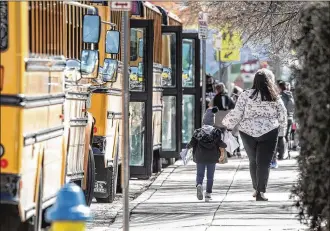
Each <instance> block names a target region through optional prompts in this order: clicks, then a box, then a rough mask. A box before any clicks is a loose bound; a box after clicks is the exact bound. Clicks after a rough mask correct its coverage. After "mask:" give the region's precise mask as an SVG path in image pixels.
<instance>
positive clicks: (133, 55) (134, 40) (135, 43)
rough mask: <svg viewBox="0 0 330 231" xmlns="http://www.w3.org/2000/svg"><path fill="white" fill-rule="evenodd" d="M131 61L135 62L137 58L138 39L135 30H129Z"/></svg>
mask: <svg viewBox="0 0 330 231" xmlns="http://www.w3.org/2000/svg"><path fill="white" fill-rule="evenodd" d="M130 48H131V49H130V51H131V61H136V60H137V58H138V57H137V56H138V54H137V53H138V39H137V31H136V29H131V47H130Z"/></svg>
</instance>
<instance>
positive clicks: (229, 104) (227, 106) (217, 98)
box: [213, 93, 235, 111]
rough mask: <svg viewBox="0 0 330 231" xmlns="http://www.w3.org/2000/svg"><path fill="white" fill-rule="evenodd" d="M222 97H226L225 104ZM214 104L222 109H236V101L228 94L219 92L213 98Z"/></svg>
mask: <svg viewBox="0 0 330 231" xmlns="http://www.w3.org/2000/svg"><path fill="white" fill-rule="evenodd" d="M222 98H224V103H225V104H224V105H223V101H222ZM213 106H215V107H218V109H219V110H220V111H227V110H231V109H234V107H235V103H234V101H233V100H232V99H231V98H230V97H229V96H228V95H227V94H224V93H219V94H217V95H216V96H214V98H213Z"/></svg>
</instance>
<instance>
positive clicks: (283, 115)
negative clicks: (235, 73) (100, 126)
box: [222, 69, 287, 201]
mask: <svg viewBox="0 0 330 231" xmlns="http://www.w3.org/2000/svg"><path fill="white" fill-rule="evenodd" d="M222 123H223V124H224V125H225V126H226V127H227V129H229V130H232V129H233V128H235V126H236V125H239V131H240V135H241V138H242V141H243V145H244V147H245V150H246V153H247V155H248V157H249V161H250V174H251V178H252V184H253V188H254V190H255V193H254V194H253V196H255V197H256V200H257V201H267V200H268V199H267V198H266V197H265V195H264V193H265V192H266V187H267V183H268V177H269V169H270V164H271V161H272V158H273V156H274V154H275V151H276V144H277V136H278V133H279V130H281V129H286V126H287V125H286V124H287V112H286V108H285V106H284V104H283V101H282V100H281V98H280V96H279V93H278V91H277V88H276V85H275V77H274V74H273V73H272V72H271V71H270V70H267V69H260V70H258V71H257V73H256V74H255V77H254V82H253V86H252V89H250V90H246V91H244V92H243V93H241V95H240V96H239V98H238V100H237V103H236V106H235V109H234V110H232V111H231V112H230V113H229V114H228V115H226V117H225V118H224V119H223V121H222Z"/></svg>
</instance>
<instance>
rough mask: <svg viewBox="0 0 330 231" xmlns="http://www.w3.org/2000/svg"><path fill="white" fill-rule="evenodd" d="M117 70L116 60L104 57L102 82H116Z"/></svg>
mask: <svg viewBox="0 0 330 231" xmlns="http://www.w3.org/2000/svg"><path fill="white" fill-rule="evenodd" d="M117 71H118V60H116V59H104V64H103V75H102V77H103V82H116V81H117Z"/></svg>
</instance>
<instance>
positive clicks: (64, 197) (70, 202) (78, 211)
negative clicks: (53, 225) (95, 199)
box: [46, 183, 91, 222]
mask: <svg viewBox="0 0 330 231" xmlns="http://www.w3.org/2000/svg"><path fill="white" fill-rule="evenodd" d="M90 218H91V211H90V208H89V207H88V206H87V205H86V201H85V197H84V193H83V191H82V189H81V188H80V187H79V186H78V185H76V184H74V183H68V184H65V185H64V186H63V187H62V188H61V189H60V191H59V192H58V194H57V198H56V202H55V204H54V205H53V206H52V207H51V208H49V209H48V210H47V211H46V219H47V220H48V221H49V222H52V221H86V220H88V219H90Z"/></svg>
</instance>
